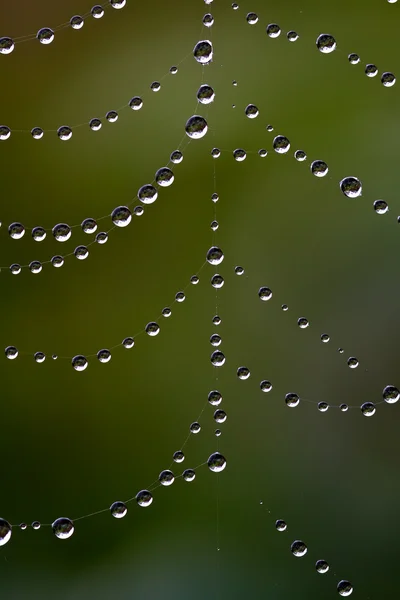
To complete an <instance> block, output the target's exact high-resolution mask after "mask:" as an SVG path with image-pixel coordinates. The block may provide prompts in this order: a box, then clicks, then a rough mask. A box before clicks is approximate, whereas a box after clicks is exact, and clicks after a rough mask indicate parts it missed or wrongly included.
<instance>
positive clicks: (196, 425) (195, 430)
mask: <svg viewBox="0 0 400 600" xmlns="http://www.w3.org/2000/svg"><path fill="white" fill-rule="evenodd" d="M200 431H201V426H200V423H198V422H197V421H195V422H194V423H192V424H191V426H190V432H191V433H200Z"/></svg>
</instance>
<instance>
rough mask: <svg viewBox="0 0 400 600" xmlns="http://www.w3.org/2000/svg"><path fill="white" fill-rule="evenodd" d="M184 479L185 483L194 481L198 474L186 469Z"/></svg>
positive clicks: (183, 474)
mask: <svg viewBox="0 0 400 600" xmlns="http://www.w3.org/2000/svg"><path fill="white" fill-rule="evenodd" d="M182 477H183V479H184V480H185V481H189V482H190V481H194V479H195V477H196V473H195V472H194V471H193V469H185V471H183V473H182Z"/></svg>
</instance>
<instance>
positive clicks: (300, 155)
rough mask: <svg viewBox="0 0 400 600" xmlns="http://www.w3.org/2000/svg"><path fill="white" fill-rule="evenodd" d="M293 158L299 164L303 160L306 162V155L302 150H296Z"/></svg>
mask: <svg viewBox="0 0 400 600" xmlns="http://www.w3.org/2000/svg"><path fill="white" fill-rule="evenodd" d="M294 157H295V159H296V160H298V161H299V162H303V161H304V160H306V158H307V154H306V153H305V152H304V150H296V152H295V153H294Z"/></svg>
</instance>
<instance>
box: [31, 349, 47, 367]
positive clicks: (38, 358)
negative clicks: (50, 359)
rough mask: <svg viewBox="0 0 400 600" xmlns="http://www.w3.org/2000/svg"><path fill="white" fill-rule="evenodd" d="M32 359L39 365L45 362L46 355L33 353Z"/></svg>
mask: <svg viewBox="0 0 400 600" xmlns="http://www.w3.org/2000/svg"><path fill="white" fill-rule="evenodd" d="M33 358H34V359H35V362H37V363H39V364H40V363H43V362H44V361H45V360H46V355H45V354H44V352H35V354H34V356H33Z"/></svg>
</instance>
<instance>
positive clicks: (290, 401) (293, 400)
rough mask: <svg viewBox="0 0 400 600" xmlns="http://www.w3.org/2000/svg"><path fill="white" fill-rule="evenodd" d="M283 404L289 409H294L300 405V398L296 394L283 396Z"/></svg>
mask: <svg viewBox="0 0 400 600" xmlns="http://www.w3.org/2000/svg"><path fill="white" fill-rule="evenodd" d="M285 402H286V404H287V406H289V407H290V408H295V407H296V406H298V405H299V404H300V398H299V396H298V395H297V394H293V393H290V394H286V396H285Z"/></svg>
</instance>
